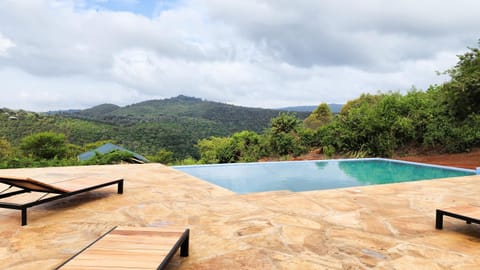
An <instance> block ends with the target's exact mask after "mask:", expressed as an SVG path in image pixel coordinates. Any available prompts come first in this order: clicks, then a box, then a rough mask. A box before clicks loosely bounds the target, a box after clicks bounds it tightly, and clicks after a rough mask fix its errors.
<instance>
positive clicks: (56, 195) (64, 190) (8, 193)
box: [0, 176, 123, 226]
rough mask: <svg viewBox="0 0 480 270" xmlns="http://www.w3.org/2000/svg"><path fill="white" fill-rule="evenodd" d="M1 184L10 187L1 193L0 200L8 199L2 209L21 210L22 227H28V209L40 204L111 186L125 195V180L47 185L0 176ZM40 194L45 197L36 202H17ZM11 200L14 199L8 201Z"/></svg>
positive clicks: (82, 180) (77, 180) (80, 180)
mask: <svg viewBox="0 0 480 270" xmlns="http://www.w3.org/2000/svg"><path fill="white" fill-rule="evenodd" d="M0 183H3V184H5V185H7V186H8V187H7V188H5V189H3V190H2V191H0V199H5V198H8V199H7V201H5V200H1V201H0V208H8V209H15V210H21V212H22V226H23V225H27V209H28V208H30V207H33V206H36V205H39V204H43V203H47V202H51V201H54V200H59V199H63V198H66V197H69V196H73V195H76V194H79V193H83V192H87V191H91V190H94V189H98V188H102V187H106V186H109V185H115V184H116V185H118V189H117V193H118V194H122V193H123V179H117V180H111V179H110V180H106V179H104V178H98V177H88V178H74V179H69V180H64V181H59V182H55V183H51V184H49V183H45V182H42V181H38V180H34V179H31V178H20V177H19V178H15V177H10V176H8V177H2V176H0ZM29 192H39V193H43V195H42V196H41V197H40V198H38V199H37V200H34V201H28V202H26V203H17V202H15V200H14V199H15V198H14V197H15V196H16V195H20V194H23V193H29ZM9 199H13V200H11V201H8V200H9Z"/></svg>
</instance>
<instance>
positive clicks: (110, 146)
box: [78, 143, 148, 163]
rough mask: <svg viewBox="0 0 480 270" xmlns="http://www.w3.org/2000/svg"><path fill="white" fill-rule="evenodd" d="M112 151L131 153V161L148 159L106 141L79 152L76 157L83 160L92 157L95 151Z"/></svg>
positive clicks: (138, 161)
mask: <svg viewBox="0 0 480 270" xmlns="http://www.w3.org/2000/svg"><path fill="white" fill-rule="evenodd" d="M112 151H124V152H128V153H130V154H132V155H133V159H132V162H133V163H144V162H148V159H146V158H145V157H144V156H142V155H140V154H137V153H135V152H132V151H130V150H127V149H125V148H123V147H121V146H118V145H115V144H113V143H106V144H104V145H102V146H100V147H98V148H96V149H93V150H91V151H88V152H85V153H83V154H80V155H78V159H79V160H80V161H85V160H89V159H91V158H92V157H94V156H95V154H96V153H99V154H107V153H110V152H112Z"/></svg>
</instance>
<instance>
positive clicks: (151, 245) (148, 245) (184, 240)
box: [56, 227, 190, 270]
mask: <svg viewBox="0 0 480 270" xmlns="http://www.w3.org/2000/svg"><path fill="white" fill-rule="evenodd" d="M189 238H190V230H189V229H176V228H168V227H167V228H150V227H115V228H113V229H112V230H110V231H108V232H107V233H105V234H104V235H103V236H101V237H99V238H98V239H97V240H95V241H94V242H93V243H91V244H90V245H88V246H87V247H85V248H84V249H83V250H81V251H80V252H79V253H77V254H75V255H74V256H73V257H71V258H70V259H68V260H67V261H66V262H64V263H63V264H61V265H60V266H58V267H57V268H56V269H62V270H77V269H89V270H105V269H119V270H121V269H164V268H165V267H166V266H167V264H168V263H169V262H170V260H171V259H172V258H173V256H174V255H175V253H176V252H177V250H178V249H179V248H180V256H182V257H186V256H188V245H189V243H188V242H189Z"/></svg>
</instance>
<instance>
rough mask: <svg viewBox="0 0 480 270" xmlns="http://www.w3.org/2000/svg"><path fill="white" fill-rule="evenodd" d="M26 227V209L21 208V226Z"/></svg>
mask: <svg viewBox="0 0 480 270" xmlns="http://www.w3.org/2000/svg"><path fill="white" fill-rule="evenodd" d="M25 225H27V208H22V226H25Z"/></svg>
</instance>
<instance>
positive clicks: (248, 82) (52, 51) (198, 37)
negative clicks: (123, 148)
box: [0, 0, 480, 110]
mask: <svg viewBox="0 0 480 270" xmlns="http://www.w3.org/2000/svg"><path fill="white" fill-rule="evenodd" d="M117 4H118V5H121V6H122V10H123V11H121V12H117V11H113V10H108V6H109V5H114V2H110V1H103V0H102V1H99V0H93V1H83V0H71V1H53V0H52V1H48V0H31V1H1V2H0V78H1V80H2V84H3V85H4V87H2V88H1V89H0V93H1V94H3V93H4V92H5V91H9V93H13V94H11V95H9V97H8V99H3V98H2V101H1V102H2V104H0V106H7V107H15V108H22V107H23V108H32V109H33V108H39V109H41V110H45V109H56V108H69V107H71V108H82V107H88V106H93V105H97V104H99V103H103V102H111V103H117V104H120V105H122V104H128V103H133V102H138V101H141V100H142V99H148V98H167V97H171V96H176V95H178V94H185V95H190V96H196V97H202V98H207V99H211V100H217V101H225V102H229V103H234V104H238V105H248V106H259V107H277V106H287V105H305V104H314V105H315V104H318V103H320V102H346V101H347V100H349V99H352V98H356V97H357V96H358V95H359V94H361V93H363V92H376V91H377V90H385V91H387V90H400V91H403V92H404V91H406V90H407V89H409V88H410V87H411V86H412V85H415V86H417V87H419V88H423V89H425V88H426V87H428V85H429V84H434V83H439V82H441V81H442V80H444V79H445V78H441V77H438V76H437V75H436V74H435V71H437V70H439V71H442V70H445V69H447V68H449V67H451V66H453V65H454V64H455V62H456V61H457V59H456V57H455V55H457V54H461V53H462V52H464V51H466V50H467V47H468V46H470V47H471V46H475V44H476V41H477V39H478V38H479V37H480V16H478V15H477V12H476V11H477V10H479V9H480V4H478V3H477V2H476V1H468V0H459V1H455V2H448V1H447V2H445V1H443V2H441V3H440V2H438V1H433V0H427V1H422V2H418V1H413V0H408V1H401V2H391V1H387V0H365V1H347V0H335V1H334V0H323V1H315V0H299V1H286V0H257V1H254V0H246V1H223V0H185V1H177V2H172V1H167V2H165V1H160V2H158V5H157V8H156V9H155V10H157V9H158V12H157V11H155V10H152V11H151V12H150V13H151V14H157V15H156V16H155V17H148V16H144V15H143V14H141V13H139V12H137V11H138V10H140V9H138V8H137V9H135V8H134V7H135V6H137V7H138V6H139V5H141V4H142V1H138V2H137V1H131V2H128V3H127V2H125V3H119V2H118V3H117ZM96 5H101V7H102V8H101V9H97V8H95V6H96ZM126 6H132V12H127V11H125V7H126ZM165 6H168V8H165ZM466 7H468V8H466ZM142 12H146V11H145V10H142ZM147 13H148V12H147ZM6 86H8V87H6ZM7 89H8V90H7ZM22 93H23V94H22ZM38 93H42V94H41V95H39V94H38ZM26 97H28V98H26Z"/></svg>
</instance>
